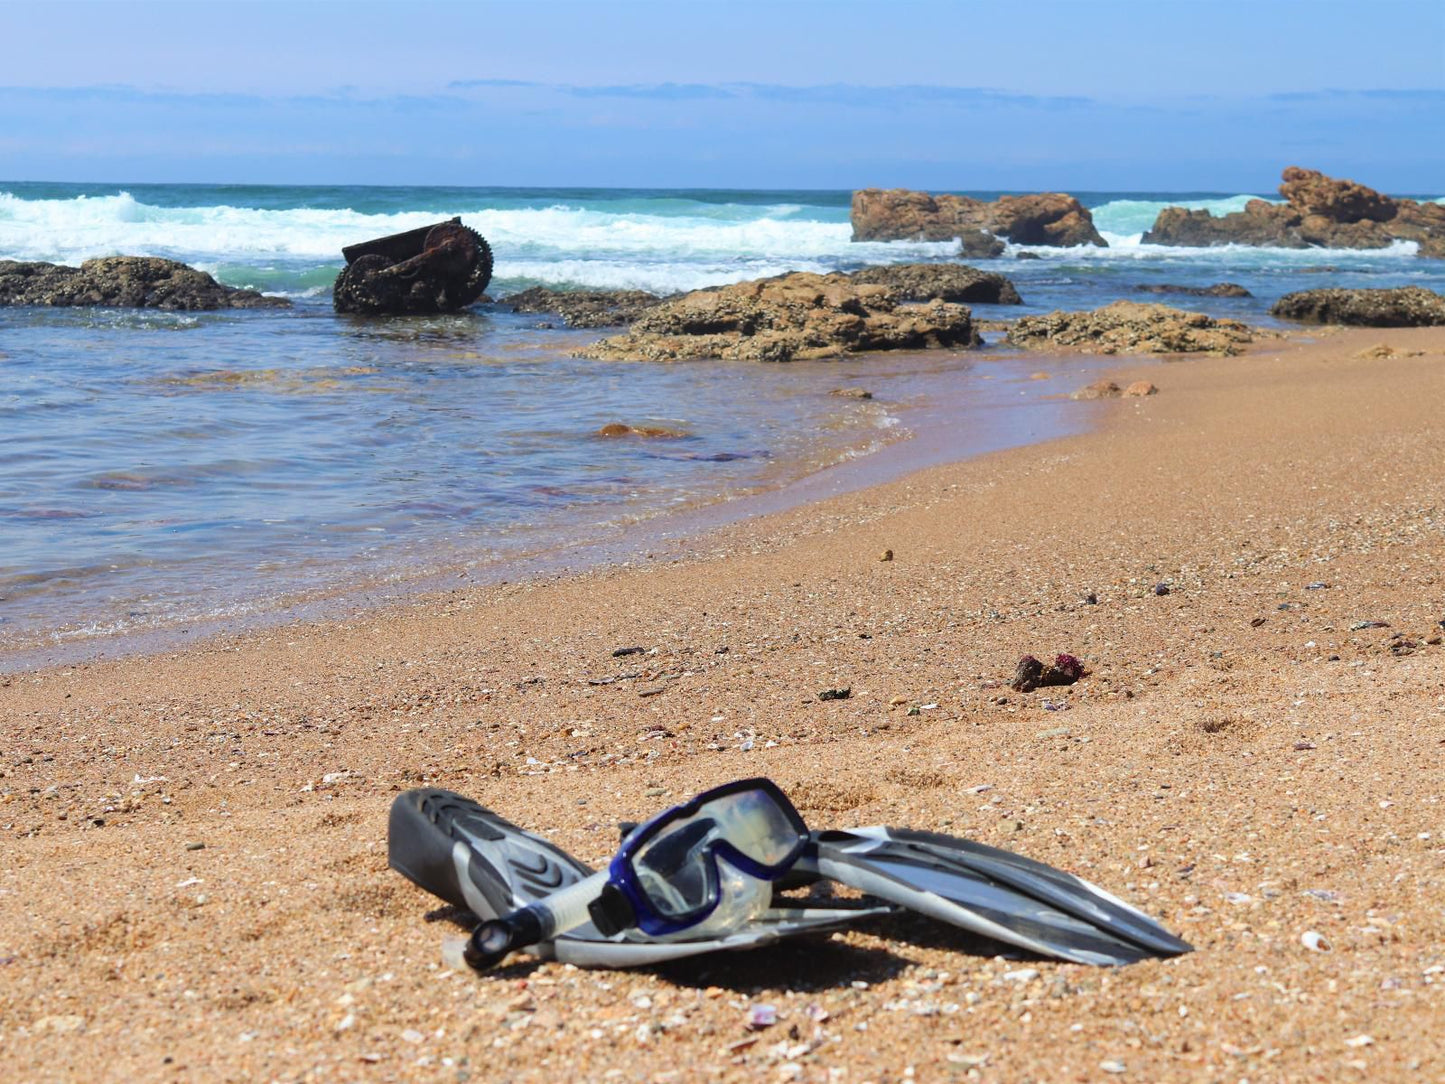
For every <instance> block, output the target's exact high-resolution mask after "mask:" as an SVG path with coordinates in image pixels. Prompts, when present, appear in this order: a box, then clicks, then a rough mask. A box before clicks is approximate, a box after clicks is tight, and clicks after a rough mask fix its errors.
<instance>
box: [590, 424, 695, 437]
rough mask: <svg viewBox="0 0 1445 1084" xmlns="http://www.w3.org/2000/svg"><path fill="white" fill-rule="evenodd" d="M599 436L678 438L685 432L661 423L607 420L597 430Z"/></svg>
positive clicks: (684, 434)
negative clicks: (646, 423) (629, 422)
mask: <svg viewBox="0 0 1445 1084" xmlns="http://www.w3.org/2000/svg"><path fill="white" fill-rule="evenodd" d="M595 435H596V436H599V437H613V438H615V437H646V438H647V439H649V440H680V439H681V438H682V437H685V436H687V434H686V433H679V432H678V431H677V430H676V429H667V428H665V427H664V426H661V425H628V424H626V423H625V422H608V423H607V424H606V425H604V426H603V427H602V428H601V429H599V430H597V432H596V434H595Z"/></svg>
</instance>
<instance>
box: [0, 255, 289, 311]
mask: <svg viewBox="0 0 1445 1084" xmlns="http://www.w3.org/2000/svg"><path fill="white" fill-rule="evenodd" d="M0 305H48V306H56V307H68V306H76V305H97V306H108V307H114V308H129V309H169V310H174V311H183V312H202V311H206V310H214V309H285V308H290V306H291V302H289V301H287V300H286V299H285V298H284V297H263V296H262V295H261V294H259V293H257V292H256V291H255V290H238V289H235V288H233V287H230V286H222V285H221V284H220V283H219V282H217V281H216V280H215V279H213V278H212V277H211V276H210V275H208V274H206V273H205V272H204V271H197V270H196V269H195V268H193V267H188V266H186V265H185V264H183V263H178V262H177V261H175V260H162V259H159V258H157V257H154V256H107V257H105V258H103V259H98V260H86V261H85V262H84V263H83V264H81V265H80V266H79V267H66V266H63V265H61V264H53V263H20V262H17V261H15V260H0Z"/></svg>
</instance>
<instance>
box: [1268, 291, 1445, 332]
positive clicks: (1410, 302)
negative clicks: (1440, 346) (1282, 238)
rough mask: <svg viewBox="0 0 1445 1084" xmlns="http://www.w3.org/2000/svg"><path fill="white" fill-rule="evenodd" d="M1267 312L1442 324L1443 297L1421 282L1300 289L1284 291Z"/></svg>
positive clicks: (1311, 320) (1360, 322)
mask: <svg viewBox="0 0 1445 1084" xmlns="http://www.w3.org/2000/svg"><path fill="white" fill-rule="evenodd" d="M1269 312H1270V315H1271V316H1278V317H1280V318H1282V319H1285V320H1299V321H1302V322H1303V323H1307V324H1350V325H1353V326H1355V327H1440V326H1442V325H1445V297H1441V296H1440V295H1439V294H1437V293H1435V292H1434V291H1433V290H1427V289H1425V288H1424V287H1423V286H1402V287H1400V288H1398V289H1394V290H1341V289H1325V290H1300V291H1299V292H1297V293H1293V294H1285V295H1284V297H1282V298H1280V299H1279V300H1278V301H1276V302H1275V303H1274V307H1273V308H1271V309H1270V310H1269Z"/></svg>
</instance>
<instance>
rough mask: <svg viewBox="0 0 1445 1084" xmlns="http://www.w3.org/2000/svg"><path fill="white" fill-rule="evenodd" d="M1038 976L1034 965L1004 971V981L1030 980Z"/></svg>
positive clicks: (1037, 970)
mask: <svg viewBox="0 0 1445 1084" xmlns="http://www.w3.org/2000/svg"><path fill="white" fill-rule="evenodd" d="M1038 977H1039V969H1038V968H1036V967H1021V968H1019V969H1018V970H1017V971H1005V972H1004V973H1003V976H1002V978H1003V981H1004V982H1032V981H1033V980H1034V979H1036V978H1038Z"/></svg>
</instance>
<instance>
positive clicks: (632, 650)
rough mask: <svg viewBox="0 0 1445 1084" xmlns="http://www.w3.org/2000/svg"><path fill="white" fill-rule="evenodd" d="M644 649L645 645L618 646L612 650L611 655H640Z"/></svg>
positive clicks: (616, 657) (616, 656)
mask: <svg viewBox="0 0 1445 1084" xmlns="http://www.w3.org/2000/svg"><path fill="white" fill-rule="evenodd" d="M646 650H647V648H645V647H619V648H617V649H616V650H615V651H613V652H612V657H613V658H614V659H621V658H624V657H626V656H628V655H641V654H642V653H643V652H644V651H646Z"/></svg>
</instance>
